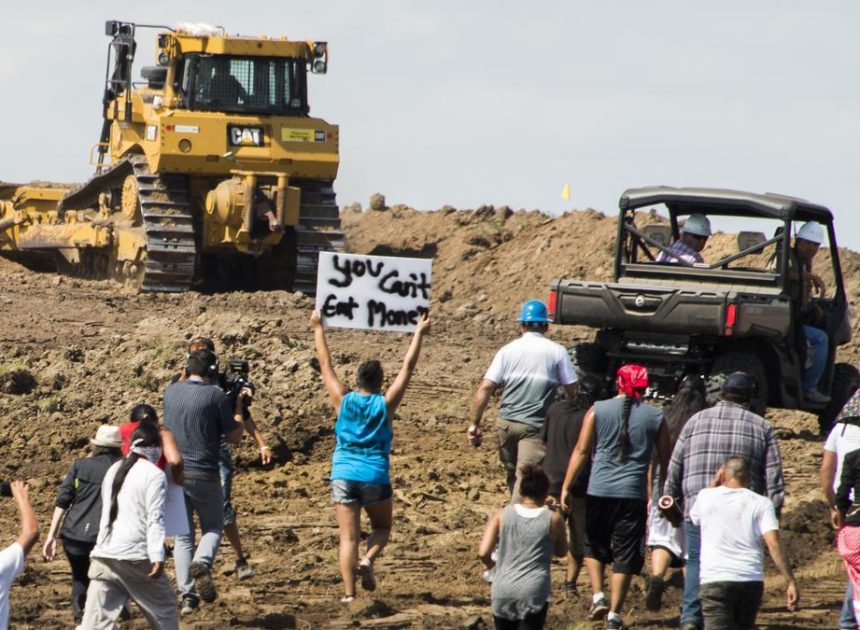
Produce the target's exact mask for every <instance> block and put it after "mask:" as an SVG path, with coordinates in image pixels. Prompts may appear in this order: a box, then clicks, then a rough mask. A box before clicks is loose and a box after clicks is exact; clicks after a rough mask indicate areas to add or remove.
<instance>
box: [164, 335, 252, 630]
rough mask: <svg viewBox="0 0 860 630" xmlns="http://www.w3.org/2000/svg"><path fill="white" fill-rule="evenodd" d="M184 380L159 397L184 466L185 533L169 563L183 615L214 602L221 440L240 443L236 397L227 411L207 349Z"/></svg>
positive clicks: (194, 357) (195, 356)
mask: <svg viewBox="0 0 860 630" xmlns="http://www.w3.org/2000/svg"><path fill="white" fill-rule="evenodd" d="M185 372H186V374H187V375H188V376H187V378H186V379H185V380H178V381H177V382H175V383H173V384H172V385H170V386H169V387H168V388H167V390H166V391H165V392H164V426H166V427H167V428H168V429H170V431H171V432H172V433H173V435H174V437H175V439H176V444H177V446H178V447H179V452H180V453H181V455H182V461H183V463H184V468H185V470H184V473H185V475H184V476H185V480H184V484H183V485H184V492H185V505H186V507H187V509H188V514H189V525H191V531H190V533H189V534H186V535H181V536H177V537H176V544H175V547H174V552H173V558H174V561H175V563H176V582H177V585H178V587H179V593H180V596H181V599H182V610H181V613H182V614H183V615H187V614H189V613H192V612H194V610H195V609H196V608H197V607H198V606H199V604H200V599H202V600H203V601H205V602H213V601H215V599H216V597H217V592H216V590H215V583H214V582H213V581H212V576H211V569H212V563H213V561H214V559H215V554H216V553H217V552H218V545H219V544H220V542H221V533H222V530H223V528H224V507H223V502H224V495H223V492H222V490H221V480H220V478H219V473H218V458H219V452H220V450H221V441H222V439H224V438H225V437H226V439H227V441H228V442H238V441H239V440H241V439H242V433H243V431H244V422H243V420H242V405H243V402H242V399H243V397H244V393H243V392H240V394H239V396H238V397H237V400H236V404H235V406H233V407H232V408H231V405H230V401H229V400H228V399H227V395H226V394H225V393H224V392H223V391H221V388H220V387H218V386H217V385H216V382H217V375H218V357H216V356H215V354H214V353H213V352H210V351H209V350H197V351H196V352H192V353H191V354H190V355H189V357H188V361H187V363H186V364H185ZM193 512H196V513H197V515H198V518H199V519H200V529H201V531H202V535H201V538H200V544H199V545H197V547H196V548H195V545H194V526H193V521H192V513H193Z"/></svg>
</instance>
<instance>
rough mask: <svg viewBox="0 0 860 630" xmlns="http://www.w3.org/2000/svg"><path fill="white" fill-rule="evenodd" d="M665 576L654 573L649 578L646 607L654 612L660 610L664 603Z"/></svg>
mask: <svg viewBox="0 0 860 630" xmlns="http://www.w3.org/2000/svg"><path fill="white" fill-rule="evenodd" d="M664 586H665V585H664V583H663V578H662V577H661V576H659V575H652V576H651V577H650V578H648V587H647V591H646V593H645V608H647V609H648V610H650V611H652V612H654V611H657V610H660V607H661V606H662V605H663V588H664Z"/></svg>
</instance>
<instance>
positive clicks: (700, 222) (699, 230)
mask: <svg viewBox="0 0 860 630" xmlns="http://www.w3.org/2000/svg"><path fill="white" fill-rule="evenodd" d="M681 231H682V232H686V233H687V234H695V235H696V236H710V235H711V222H710V221H708V217H706V216H705V215H703V214H691V215H690V216H688V217H687V220H686V221H684V227H682V228H681Z"/></svg>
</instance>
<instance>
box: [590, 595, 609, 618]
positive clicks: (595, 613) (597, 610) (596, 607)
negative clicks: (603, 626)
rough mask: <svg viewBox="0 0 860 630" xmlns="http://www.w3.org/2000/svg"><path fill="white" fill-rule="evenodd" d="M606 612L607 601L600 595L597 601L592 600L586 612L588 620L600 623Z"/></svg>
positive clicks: (607, 610) (607, 607)
mask: <svg viewBox="0 0 860 630" xmlns="http://www.w3.org/2000/svg"><path fill="white" fill-rule="evenodd" d="M608 612H609V600H607V599H606V595H601V596H600V598H599V599H598V600H597V601H594V600H593V599H592V601H591V608H590V609H589V611H588V620H589V621H600V620H601V619H603V618H604V617H605V616H606V615H607V613H608Z"/></svg>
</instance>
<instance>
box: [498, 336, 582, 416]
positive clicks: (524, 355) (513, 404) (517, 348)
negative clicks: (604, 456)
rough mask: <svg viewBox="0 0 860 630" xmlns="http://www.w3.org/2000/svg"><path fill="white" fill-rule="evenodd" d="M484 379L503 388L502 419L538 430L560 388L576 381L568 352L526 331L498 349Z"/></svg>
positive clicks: (500, 414) (500, 409) (544, 338)
mask: <svg viewBox="0 0 860 630" xmlns="http://www.w3.org/2000/svg"><path fill="white" fill-rule="evenodd" d="M484 378H485V379H487V380H489V381H492V382H494V383H495V384H496V385H501V386H502V387H503V388H504V389H503V390H502V400H501V402H500V403H499V416H500V417H501V418H504V419H505V420H513V421H515V422H523V423H525V424H528V425H531V426H534V427H536V428H538V429H539V428H541V427H542V426H543V421H544V418H546V412H547V409H549V406H550V405H551V404H552V403H553V401H554V400H555V393H556V389H557V388H558V386H559V385H570V384H571V383H575V382H576V381H577V377H576V371H575V370H574V369H573V364H572V363H571V362H570V355H569V354H568V353H567V350H565V349H564V347H563V346H560V345H559V344H557V343H555V342H554V341H550V340H549V339H547V338H546V337H544V336H543V335H542V334H540V333H537V332H527V333H525V334H523V335H522V336H521V337H520V338H519V339H517V340H515V341H512V342H511V343H509V344H508V345H506V346H505V347H503V348H502V349H501V350H499V351H498V352H497V353H496V356H495V357H493V362H492V363H491V364H490V367H489V369H488V370H487V373H486V374H485V375H484Z"/></svg>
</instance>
